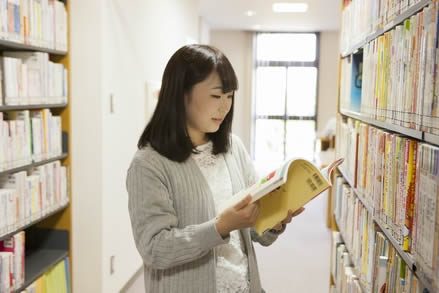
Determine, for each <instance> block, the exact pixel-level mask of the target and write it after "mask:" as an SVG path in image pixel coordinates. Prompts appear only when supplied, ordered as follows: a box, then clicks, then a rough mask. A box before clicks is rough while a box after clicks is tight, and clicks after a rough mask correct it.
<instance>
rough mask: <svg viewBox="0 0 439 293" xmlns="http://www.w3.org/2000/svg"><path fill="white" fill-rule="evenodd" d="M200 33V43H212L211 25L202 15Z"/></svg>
mask: <svg viewBox="0 0 439 293" xmlns="http://www.w3.org/2000/svg"><path fill="white" fill-rule="evenodd" d="M198 35H199V37H198V41H199V43H200V44H210V25H209V24H208V23H207V21H206V20H205V19H204V17H202V16H200V22H199V34H198Z"/></svg>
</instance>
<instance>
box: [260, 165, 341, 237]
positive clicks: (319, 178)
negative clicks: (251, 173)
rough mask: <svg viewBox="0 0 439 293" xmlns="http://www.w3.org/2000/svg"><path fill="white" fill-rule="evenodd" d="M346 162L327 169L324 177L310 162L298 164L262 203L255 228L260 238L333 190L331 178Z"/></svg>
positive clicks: (292, 167)
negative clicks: (336, 169)
mask: <svg viewBox="0 0 439 293" xmlns="http://www.w3.org/2000/svg"><path fill="white" fill-rule="evenodd" d="M341 162H343V159H339V160H337V161H335V162H334V163H332V164H331V165H329V166H328V167H327V168H325V169H324V172H323V173H325V174H322V172H321V171H320V170H319V169H318V168H317V167H316V166H315V165H314V164H312V163H311V162H309V161H307V160H302V159H300V160H296V161H294V162H292V163H291V165H290V167H289V170H288V179H287V181H286V183H285V184H283V185H282V186H280V187H279V188H277V189H276V190H274V191H272V192H270V193H269V194H267V195H265V196H264V197H262V198H261V199H260V200H259V206H260V214H259V218H258V220H257V222H256V224H255V229H256V231H257V232H258V233H259V234H260V235H261V234H262V233H263V232H264V231H265V230H267V229H271V228H273V227H274V226H276V225H277V224H278V223H280V222H281V221H282V220H283V219H284V218H285V217H286V216H287V214H288V210H292V211H293V212H295V211H296V210H298V209H299V208H301V207H302V206H303V205H305V204H306V203H307V202H309V201H310V200H312V199H313V198H314V197H316V196H317V195H319V194H320V193H322V192H323V191H325V190H326V189H328V188H329V187H330V186H331V183H330V181H329V179H328V178H329V175H330V173H331V172H332V170H333V169H334V168H335V167H336V166H337V165H338V164H340V163H341Z"/></svg>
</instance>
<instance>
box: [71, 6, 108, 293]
mask: <svg viewBox="0 0 439 293" xmlns="http://www.w3.org/2000/svg"><path fill="white" fill-rule="evenodd" d="M102 7H103V1H86V0H83V1H71V2H70V13H71V14H70V18H71V19H72V20H74V21H71V26H70V38H71V47H70V48H71V51H70V57H71V60H70V64H71V73H70V74H71V84H70V87H71V94H72V97H71V99H70V107H71V125H72V129H71V136H70V139H71V148H72V149H71V150H70V152H71V159H72V200H71V205H72V235H71V237H72V256H71V257H72V266H73V269H72V270H73V271H72V277H73V289H74V290H75V292H102V274H100V273H99V272H100V271H101V263H102V249H101V247H100V244H101V243H102V210H103V204H102V196H101V194H102V190H101V185H102V182H103V181H102V180H103V174H102V146H103V140H102V137H103V134H102V130H103V125H102V115H101V108H102V99H101V94H102V89H101V88H102V66H103V62H102V61H103V60H102V56H101V51H102V50H103V47H102V28H103V27H102V20H103V13H102V11H103V10H102Z"/></svg>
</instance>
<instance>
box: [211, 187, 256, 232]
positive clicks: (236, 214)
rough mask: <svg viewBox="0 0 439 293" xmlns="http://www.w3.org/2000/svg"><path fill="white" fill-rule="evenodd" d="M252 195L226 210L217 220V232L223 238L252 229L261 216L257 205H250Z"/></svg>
mask: <svg viewBox="0 0 439 293" xmlns="http://www.w3.org/2000/svg"><path fill="white" fill-rule="evenodd" d="M251 200H252V197H251V195H247V196H246V197H245V198H244V199H242V200H241V201H239V202H238V203H237V204H235V205H234V206H232V207H230V208H228V209H226V210H224V211H223V212H222V213H221V214H220V215H219V216H218V218H217V220H216V230H217V231H218V233H219V234H220V235H221V237H223V238H224V237H226V236H227V235H229V233H230V232H232V231H233V230H237V229H242V228H248V227H252V226H253V225H254V224H255V223H256V220H257V219H258V216H259V206H258V204H257V203H250V201H251Z"/></svg>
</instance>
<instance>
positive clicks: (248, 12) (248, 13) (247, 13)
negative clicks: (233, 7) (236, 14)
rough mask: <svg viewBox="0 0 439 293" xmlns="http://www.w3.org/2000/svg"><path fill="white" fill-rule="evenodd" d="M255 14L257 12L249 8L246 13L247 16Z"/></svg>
mask: <svg viewBox="0 0 439 293" xmlns="http://www.w3.org/2000/svg"><path fill="white" fill-rule="evenodd" d="M255 14H256V12H254V11H253V10H248V11H246V12H245V15H247V16H253V15H255Z"/></svg>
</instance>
